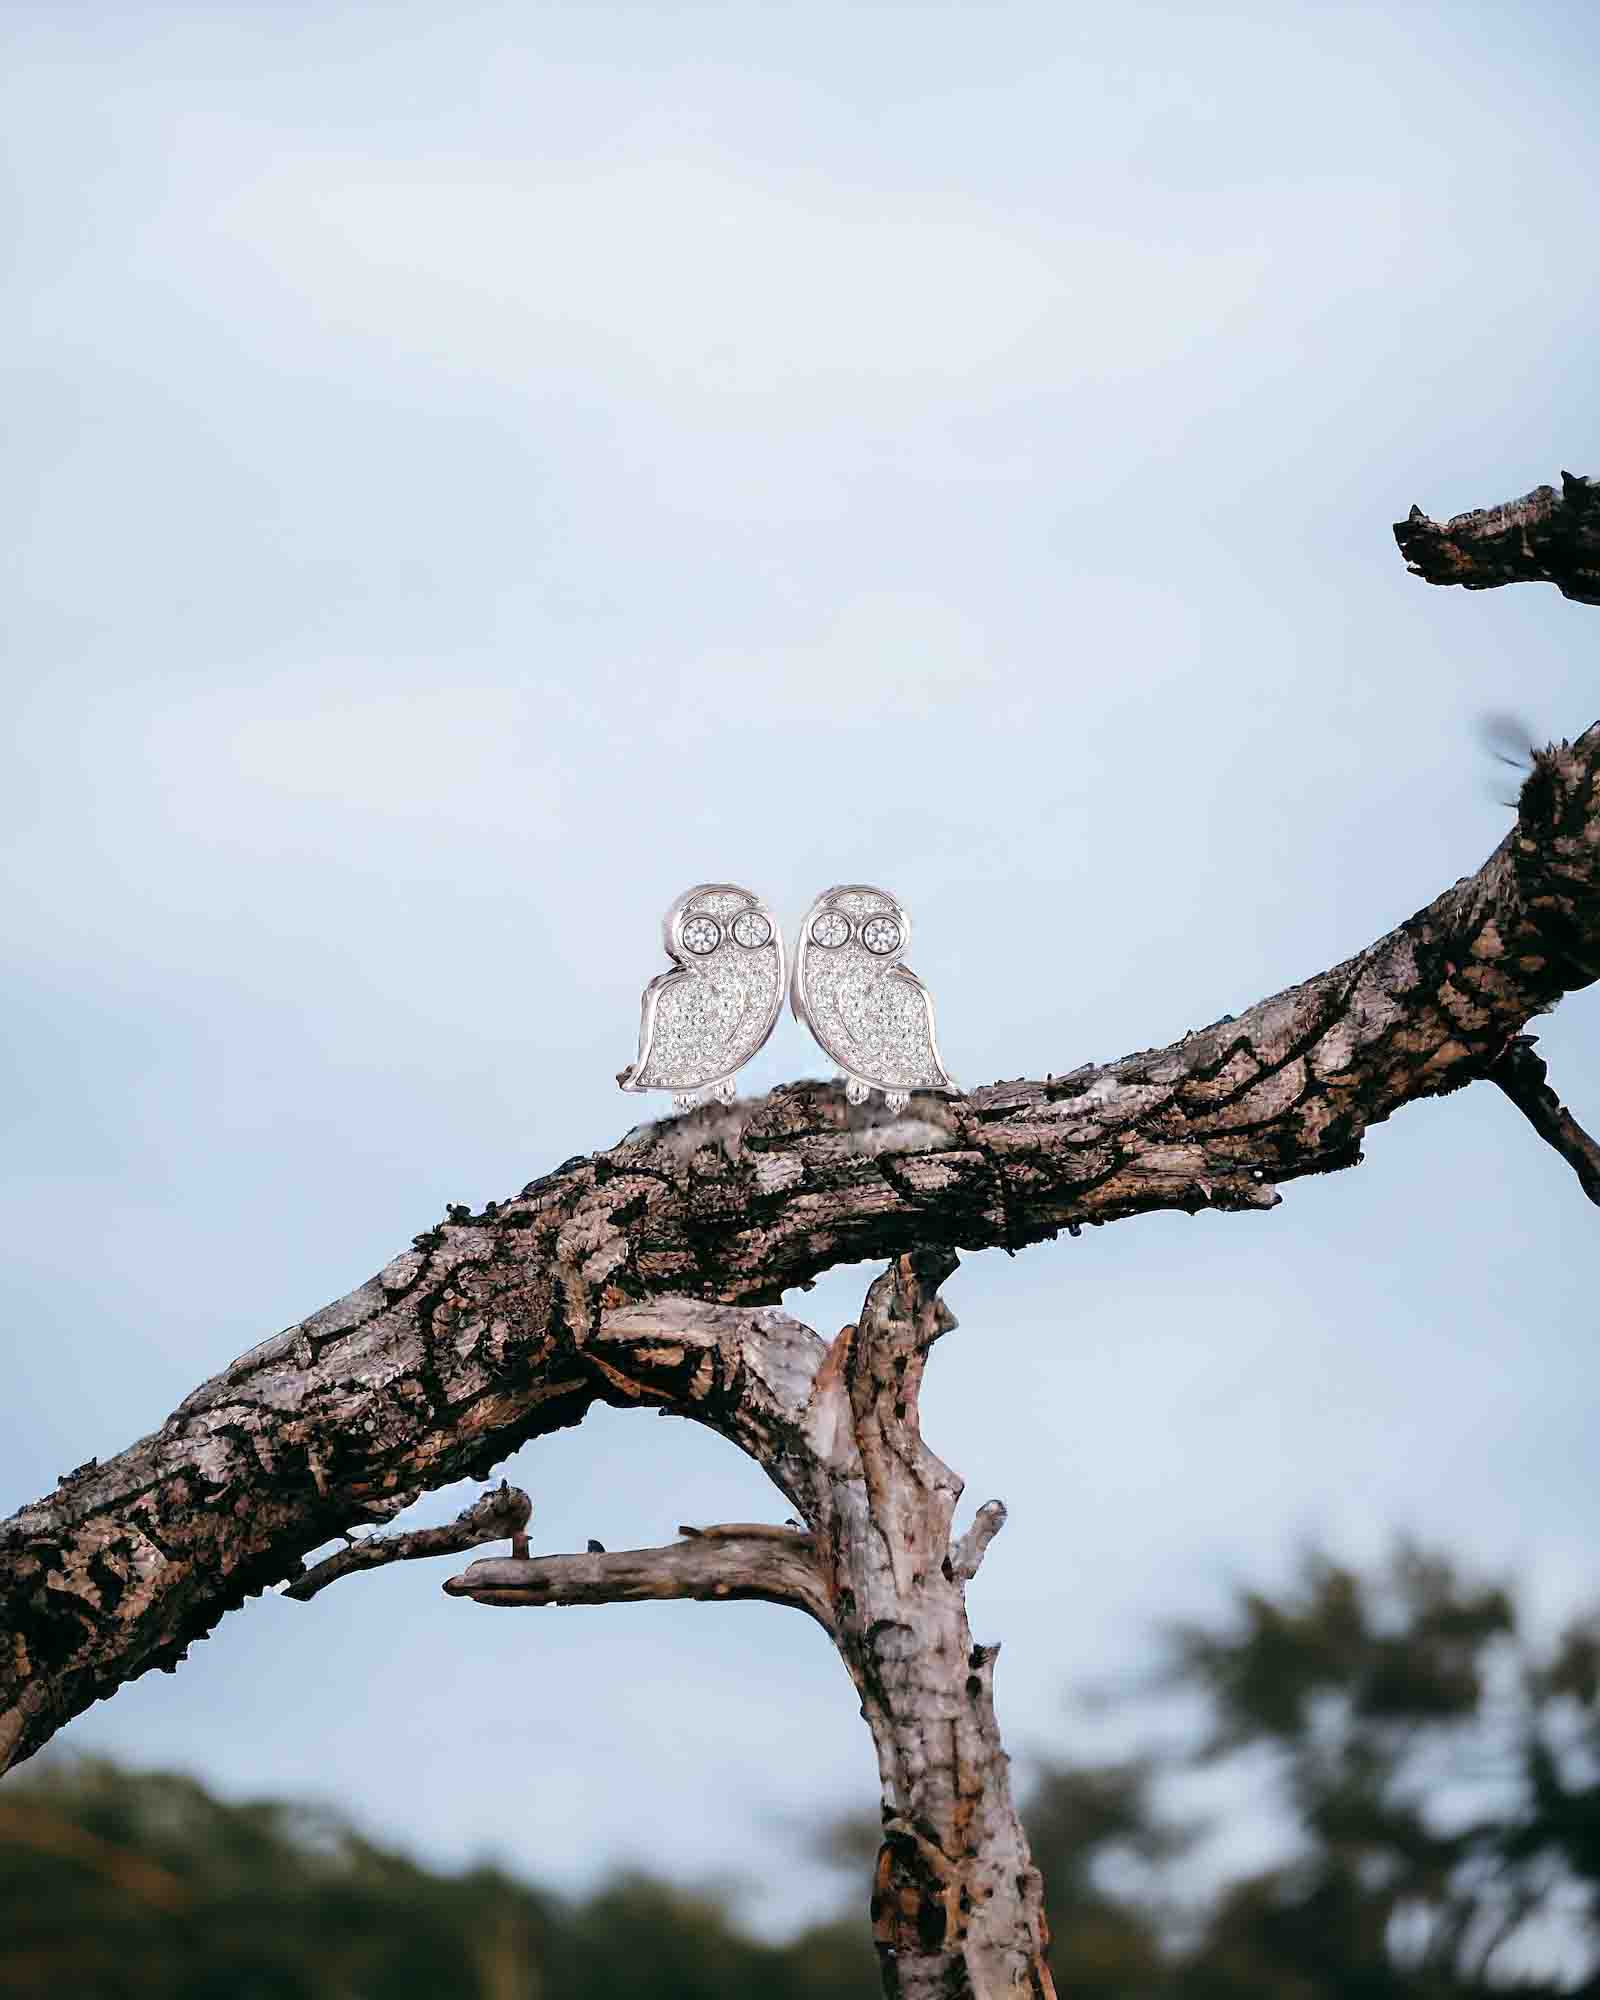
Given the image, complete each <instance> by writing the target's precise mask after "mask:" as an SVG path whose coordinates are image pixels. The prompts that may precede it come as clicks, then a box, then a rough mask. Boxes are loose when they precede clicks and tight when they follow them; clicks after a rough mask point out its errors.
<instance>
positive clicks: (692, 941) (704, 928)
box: [683, 917, 722, 958]
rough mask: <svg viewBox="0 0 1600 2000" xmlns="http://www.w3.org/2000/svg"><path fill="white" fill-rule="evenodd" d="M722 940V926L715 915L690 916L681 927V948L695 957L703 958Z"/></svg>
mask: <svg viewBox="0 0 1600 2000" xmlns="http://www.w3.org/2000/svg"><path fill="white" fill-rule="evenodd" d="M721 942H722V926H721V924H719V923H718V922H717V920H716V918H715V917H691V918H690V919H689V921H688V922H687V923H686V924H685V925H684V927H683V948H684V950H685V951H692V952H693V953H694V955H695V957H696V958H704V957H705V955H706V953H707V952H708V951H715V950H716V948H717V946H718V945H719V944H720V943H721Z"/></svg>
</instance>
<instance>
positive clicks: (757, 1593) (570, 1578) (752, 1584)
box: [444, 1523, 833, 1636]
mask: <svg viewBox="0 0 1600 2000" xmlns="http://www.w3.org/2000/svg"><path fill="white" fill-rule="evenodd" d="M750 1525H751V1526H754V1527H755V1529H756V1530H757V1531H756V1532H750V1528H749V1526H747V1527H746V1528H745V1529H744V1530H743V1531H741V1530H740V1529H739V1528H724V1529H718V1530H715V1531H706V1532H703V1533H701V1534H698V1535H695V1536H693V1537H692V1538H691V1539H688V1540H685V1541H681V1542H672V1543H669V1544H668V1545H667V1546H666V1547H665V1548H656V1549H620V1550H615V1551H606V1552H602V1553H600V1554H596V1555H555V1556H527V1557H523V1558H522V1559H520V1560H517V1559H513V1558H509V1557H505V1556H498V1557H494V1556H491V1557H489V1558H487V1559H483V1560H480V1561H478V1562H475V1563H473V1564H471V1566H470V1567H469V1568H467V1569H466V1570H464V1571H463V1572H462V1573H461V1575H460V1576H453V1577H451V1578H449V1579H448V1581H447V1582H446V1584H445V1586H444V1587H445V1590H446V1592H447V1593H448V1594H449V1595H450V1596H451V1597H470V1598H472V1599H473V1601H474V1602H475V1603H478V1604H511V1605H541V1604H639V1603H642V1602H645V1601H646V1600H654V1599H665V1598H676V1597H694V1598H700V1599H703V1600H731V1599H748V1598H760V1599H763V1600H764V1601H765V1602H767V1603H769V1604H787V1605H790V1606H791V1607H792V1608H793V1609H795V1610H797V1611H806V1612H809V1613H810V1615H811V1616H812V1617H813V1618H814V1619H816V1621H817V1623H818V1624H819V1625H820V1626H821V1627H822V1628H823V1630H824V1631H825V1632H827V1633H829V1634H830V1636H831V1634H832V1632H833V1617H832V1613H831V1610H830V1608H829V1604H828V1599H827V1594H826V1592H825V1591H824V1589H823V1587H822V1578H821V1575H820V1574H819V1572H818V1569H817V1564H816V1558H815V1556H814V1555H813V1554H812V1549H811V1538H810V1536H808V1535H802V1534H796V1533H795V1532H794V1531H793V1530H792V1529H788V1528H777V1529H773V1530H771V1531H766V1532H763V1531H761V1527H760V1524H759V1523H757V1524H750Z"/></svg>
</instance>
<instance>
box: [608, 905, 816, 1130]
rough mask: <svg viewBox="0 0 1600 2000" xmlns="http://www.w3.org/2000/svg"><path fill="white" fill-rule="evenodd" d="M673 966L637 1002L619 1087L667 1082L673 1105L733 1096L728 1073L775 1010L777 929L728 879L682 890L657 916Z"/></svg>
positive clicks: (759, 1038)
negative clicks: (635, 1030)
mask: <svg viewBox="0 0 1600 2000" xmlns="http://www.w3.org/2000/svg"><path fill="white" fill-rule="evenodd" d="M661 941H662V943H663V945H664V946H665V947H666V953H667V956H668V958H670V959H672V960H673V961H674V968H675V969H674V970H673V971H671V972H661V973H657V975H656V977H655V978H654V979H652V980H651V982H650V984H649V985H648V986H647V987H646V988H645V989H644V996H643V998H642V999H641V1001H640V1003H639V1054H638V1056H637V1058H636V1059H635V1060H634V1061H633V1062H631V1063H630V1064H629V1065H628V1067H627V1068H626V1069H625V1070H622V1071H621V1072H620V1073H619V1074H618V1077H617V1082H618V1083H619V1084H621V1086H622V1088H623V1089H624V1090H670V1091H671V1092H672V1093H673V1098H672V1101H673V1105H674V1107H675V1108H676V1109H677V1110H679V1111H687V1110H688V1108H689V1107H690V1106H691V1105H692V1104H699V1103H703V1102H705V1101H706V1100H707V1099H708V1098H720V1099H721V1101H722V1102H723V1103H724V1104H726V1103H729V1102H730V1101H731V1100H732V1097H733V1094H734V1093H733V1079H734V1075H735V1072H736V1071H737V1070H738V1069H739V1068H740V1066H741V1065H742V1064H744V1063H747V1062H748V1061H749V1060H750V1058H751V1057H752V1056H753V1055H754V1054H755V1052H756V1050H757V1049H759V1048H760V1047H761V1045H762V1043H763V1042H764V1041H765V1040H766V1039H767V1037H768V1036H769V1035H770V1034H771V1033H772V1030H773V1028H774V1027H775V1026H776V1025H777V1021H778V1016H779V1014H781V1013H782V1011H783V973H784V962H783V935H782V933H781V932H780V931H779V929H778V925H777V922H776V920H775V918H774V917H773V914H772V912H771V911H770V910H769V909H768V908H767V906H766V904H765V903H763V902H762V901H761V899H760V897H759V896H754V895H752V894H751V893H750V891H749V890H748V889H740V888H737V887H736V886H735V885H734V884H733V883H731V882H702V883H700V884H699V885H698V887H696V888H693V889H685V890H684V892H683V894H682V895H681V896H680V897H679V898H678V899H677V901H676V902H675V903H674V904H673V905H672V907H671V909H669V910H668V911H667V914H666V915H665V917H663V918H662V920H661Z"/></svg>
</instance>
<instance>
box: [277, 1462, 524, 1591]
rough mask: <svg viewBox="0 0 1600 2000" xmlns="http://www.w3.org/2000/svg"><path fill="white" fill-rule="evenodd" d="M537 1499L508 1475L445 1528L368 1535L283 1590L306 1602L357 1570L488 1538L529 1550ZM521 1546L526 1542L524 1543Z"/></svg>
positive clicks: (455, 1550)
mask: <svg viewBox="0 0 1600 2000" xmlns="http://www.w3.org/2000/svg"><path fill="white" fill-rule="evenodd" d="M532 1514H533V1502H532V1501H531V1500H530V1499H529V1498H528V1496H527V1494H526V1493H524V1492H523V1491H522V1489H521V1487H520V1486H508V1485H507V1484H506V1482H505V1481H504V1480H503V1479H502V1480H501V1482H500V1484H499V1485H498V1486H497V1487H495V1489H494V1490H493V1492H491V1493H483V1494H480V1495H479V1496H478V1498H477V1499H476V1500H474V1501H473V1503H472V1505H471V1506H470V1507H467V1508H464V1509H463V1510H462V1512H461V1513H459V1514H458V1515H457V1516H456V1518H455V1519H454V1520H453V1521H450V1522H448V1523H447V1524H446V1525H445V1526H444V1527H442V1528H412V1529H410V1530H408V1531H407V1532H406V1533H405V1534H403V1535H367V1536H365V1537H364V1538H363V1539H362V1540H361V1541H359V1542H351V1543H350V1545H349V1546H348V1547H347V1548H343V1549H340V1550H339V1551H338V1552H337V1553H336V1554H334V1555H331V1556H326V1557H324V1558H323V1560H322V1561H321V1562H319V1563H313V1564H312V1566H311V1567H310V1569H308V1570H306V1571H305V1572H304V1574H303V1575H301V1576H299V1577H297V1578H296V1579H295V1581H294V1582H293V1583H291V1584H290V1585H289V1587H288V1589H287V1590H286V1591H285V1592H284V1593H283V1594H284V1596H285V1597H293V1598H296V1599H298V1601H299V1602H300V1603H302V1604H305V1603H307V1602H309V1600H310V1599H311V1598H313V1597H315V1596H316V1594H317V1592H318V1591H319V1590H326V1589H327V1587H328V1585H329V1584H330V1583H337V1582H338V1581H339V1579H340V1577H342V1576H349V1575H350V1574H351V1573H352V1572H353V1571H355V1570H363V1569H378V1568H381V1567H382V1565H383V1564H384V1563H392V1562H415V1561H416V1560H417V1559H418V1558H419V1557H422V1556H457V1555H460V1554H461V1552H462V1550H463V1549H476V1548H481V1547H482V1545H483V1544H484V1543H485V1542H498V1541H501V1540H503V1539H505V1538H506V1537H507V1536H509V1537H510V1539H511V1547H512V1553H513V1554H514V1555H526V1554H527V1552H528V1535H527V1528H528V1522H529V1520H530V1518H531V1517H532ZM519 1544H520V1546H519Z"/></svg>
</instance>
